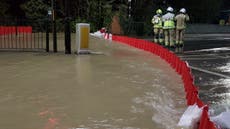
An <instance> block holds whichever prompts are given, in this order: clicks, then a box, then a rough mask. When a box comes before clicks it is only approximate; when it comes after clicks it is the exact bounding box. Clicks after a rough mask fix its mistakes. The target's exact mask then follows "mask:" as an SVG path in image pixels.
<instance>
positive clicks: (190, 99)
mask: <svg viewBox="0 0 230 129" xmlns="http://www.w3.org/2000/svg"><path fill="white" fill-rule="evenodd" d="M112 39H113V41H117V42H121V43H124V44H127V45H130V46H133V47H136V48H139V49H142V50H145V51H148V52H151V53H153V54H155V55H158V56H160V57H161V58H162V59H164V60H165V61H167V62H168V63H169V64H170V65H171V67H172V68H173V69H175V71H176V72H177V73H178V74H179V75H181V77H182V79H183V83H184V90H185V93H186V100H187V106H189V105H193V104H195V103H196V104H197V105H198V106H199V107H204V108H203V112H202V116H201V119H200V123H199V129H216V127H215V125H214V123H213V122H211V121H210V118H209V115H208V105H206V104H204V103H203V102H202V101H201V100H200V98H199V96H198V88H197V87H196V86H195V85H194V78H193V75H192V73H191V68H190V67H189V65H188V63H187V62H185V61H182V60H181V59H180V58H179V57H178V56H176V54H174V53H172V52H171V51H169V50H168V49H165V48H164V47H162V46H160V45H158V44H156V43H152V42H150V41H146V40H141V39H136V38H130V37H125V36H115V35H113V37H112Z"/></svg>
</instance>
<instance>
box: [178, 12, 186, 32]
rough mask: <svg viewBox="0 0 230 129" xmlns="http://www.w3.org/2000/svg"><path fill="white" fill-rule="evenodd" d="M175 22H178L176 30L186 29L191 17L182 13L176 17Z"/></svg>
mask: <svg viewBox="0 0 230 129" xmlns="http://www.w3.org/2000/svg"><path fill="white" fill-rule="evenodd" d="M175 20H176V29H185V28H186V21H189V16H188V15H185V14H182V13H181V14H178V15H176V17H175Z"/></svg>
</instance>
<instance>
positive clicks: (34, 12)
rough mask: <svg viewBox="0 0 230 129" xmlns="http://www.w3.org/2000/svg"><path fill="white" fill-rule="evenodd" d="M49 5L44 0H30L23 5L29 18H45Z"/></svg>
mask: <svg viewBox="0 0 230 129" xmlns="http://www.w3.org/2000/svg"><path fill="white" fill-rule="evenodd" d="M48 7H49V6H48V5H47V4H46V3H45V1H44V0H29V1H27V2H26V3H24V4H22V5H21V8H22V9H23V10H24V11H25V15H26V17H27V18H29V19H33V20H36V19H44V18H45V17H46V15H47V10H48Z"/></svg>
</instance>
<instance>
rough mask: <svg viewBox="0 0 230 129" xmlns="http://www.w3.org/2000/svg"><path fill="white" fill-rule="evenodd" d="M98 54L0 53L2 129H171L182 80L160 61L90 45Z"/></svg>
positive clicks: (179, 107)
mask: <svg viewBox="0 0 230 129" xmlns="http://www.w3.org/2000/svg"><path fill="white" fill-rule="evenodd" d="M90 42H91V46H90V47H91V50H93V51H95V52H102V53H103V54H100V55H97V54H95V55H81V56H76V55H74V54H72V55H64V54H63V52H61V53H57V54H52V53H49V54H48V53H31V52H27V53H25V52H21V53H20V52H0V73H1V74H0V104H1V106H0V128H4V129H76V128H80V127H81V128H85V129H86V128H87V129H88V128H89V129H152V128H154V129H163V128H164V129H173V128H176V124H177V122H178V120H179V118H180V117H181V115H182V113H183V111H184V110H185V108H186V105H185V98H184V97H185V96H184V90H183V88H182V87H183V86H182V80H181V78H180V77H179V76H177V75H176V72H175V71H174V70H173V69H171V68H170V66H169V65H168V64H167V63H166V62H164V61H163V60H161V59H160V58H159V57H157V56H154V55H152V54H150V53H147V52H144V51H141V50H137V49H134V48H130V47H128V46H125V45H121V44H115V43H108V42H105V41H104V40H98V39H95V38H92V39H91V41H90Z"/></svg>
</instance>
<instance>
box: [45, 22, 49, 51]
mask: <svg viewBox="0 0 230 129" xmlns="http://www.w3.org/2000/svg"><path fill="white" fill-rule="evenodd" d="M49 51H50V48H49V19H47V21H46V52H49Z"/></svg>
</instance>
